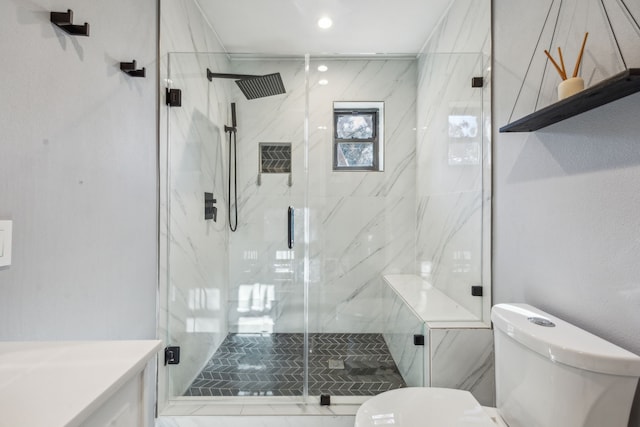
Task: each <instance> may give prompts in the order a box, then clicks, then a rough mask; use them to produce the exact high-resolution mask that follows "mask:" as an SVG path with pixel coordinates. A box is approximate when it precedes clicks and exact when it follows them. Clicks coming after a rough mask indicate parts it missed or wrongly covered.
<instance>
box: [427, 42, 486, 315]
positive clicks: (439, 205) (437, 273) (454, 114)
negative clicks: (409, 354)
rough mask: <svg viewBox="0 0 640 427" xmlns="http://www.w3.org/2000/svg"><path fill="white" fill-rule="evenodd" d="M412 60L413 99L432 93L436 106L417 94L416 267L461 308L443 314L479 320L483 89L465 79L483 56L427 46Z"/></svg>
mask: <svg viewBox="0 0 640 427" xmlns="http://www.w3.org/2000/svg"><path fill="white" fill-rule="evenodd" d="M418 64H419V65H418V66H419V73H420V77H419V80H418V81H419V83H418V88H417V90H418V97H419V99H420V100H432V99H437V100H438V108H435V107H434V106H433V105H432V104H430V103H429V102H420V101H419V102H418V109H417V117H418V126H417V129H418V145H417V147H416V178H417V179H416V182H417V188H416V191H417V195H418V200H417V201H418V206H419V208H418V210H417V214H418V219H417V224H416V226H417V230H418V233H417V242H416V243H417V247H416V254H417V258H416V263H417V265H418V268H419V272H418V274H419V275H420V276H421V277H422V278H423V279H424V280H425V282H426V283H428V284H429V285H431V286H433V287H434V288H435V289H436V290H437V291H439V292H441V293H443V294H444V295H445V298H447V300H448V301H451V302H452V305H453V304H455V305H457V306H459V307H460V308H461V310H460V312H459V314H458V316H457V317H458V318H457V319H456V318H454V319H449V320H453V321H456V320H458V321H463V320H474V321H483V307H484V298H483V297H477V296H473V295H472V294H471V286H472V285H476V284H482V283H483V276H482V272H483V259H484V257H483V244H482V243H483V236H482V233H483V216H484V212H483V188H484V186H483V173H484V164H483V153H484V149H483V144H484V143H486V141H487V139H488V132H489V129H490V127H489V126H485V122H486V120H487V117H486V115H485V114H484V110H485V106H484V99H483V94H484V92H485V91H487V90H489V88H488V87H487V88H474V87H472V85H471V80H472V78H473V77H479V76H483V75H484V66H485V64H484V57H483V55H482V54H480V53H464V54H457V53H455V54H454V53H451V54H450V53H432V54H424V55H421V56H420V57H419V58H418ZM451 64H455V67H452V66H451ZM485 81H489V79H485ZM461 82H465V84H462V83H461ZM485 292H487V293H488V292H490V290H489V289H485ZM485 295H487V294H485ZM485 298H486V297H485ZM451 314H452V313H451V311H449V312H441V313H439V314H438V315H437V317H439V318H440V319H439V318H433V319H430V320H434V321H435V320H441V319H443V318H444V317H447V318H449V317H450V315H451Z"/></svg>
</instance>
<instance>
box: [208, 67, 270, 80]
mask: <svg viewBox="0 0 640 427" xmlns="http://www.w3.org/2000/svg"><path fill="white" fill-rule="evenodd" d="M256 77H262V76H255V75H251V74H227V73H214V72H212V71H211V70H210V69H208V68H207V79H209V81H212V80H213V79H214V78H216V79H236V80H243V79H252V78H256Z"/></svg>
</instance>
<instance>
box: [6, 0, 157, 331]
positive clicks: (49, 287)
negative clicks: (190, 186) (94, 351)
mask: <svg viewBox="0 0 640 427" xmlns="http://www.w3.org/2000/svg"><path fill="white" fill-rule="evenodd" d="M2 4H3V10H2V13H1V14H0V53H1V54H2V58H3V61H4V65H3V71H2V79H0V93H1V94H2V102H1V103H0V129H2V136H1V137H0V218H1V219H12V220H13V221H14V234H13V265H12V266H11V267H9V268H5V269H1V270H0V340H54V339H55V340H58V339H69V340H72V339H73V340H76V339H140V338H153V337H155V335H156V321H155V319H156V314H155V308H156V283H157V279H156V276H157V256H156V252H157V243H156V242H157V237H156V234H157V224H156V222H157V221H156V216H157V213H156V212H157V207H156V205H157V200H156V194H157V190H156V181H157V180H156V140H157V138H156V128H157V126H156V102H157V101H156V93H157V91H156V88H157V79H156V71H155V70H156V60H157V54H156V50H157V43H156V33H157V30H156V28H157V26H156V20H157V5H156V1H155V0H139V1H135V2H131V1H126V0H114V1H109V2H88V3H87V2H84V1H80V0H68V1H65V2H61V1H57V0H56V1H53V0H32V1H22V0H10V1H5V2H3V3H2ZM68 8H70V9H72V10H73V11H74V21H75V22H76V23H80V24H82V23H84V22H85V21H86V22H89V24H90V37H88V38H87V37H72V36H69V35H67V34H66V33H63V32H61V31H60V30H58V29H57V28H55V27H54V26H53V25H52V24H51V23H50V22H49V12H50V11H66V10H67V9H68ZM132 59H136V60H137V61H138V65H139V66H141V67H146V69H147V70H146V71H147V77H146V78H144V79H141V78H137V79H132V78H130V77H128V76H127V75H125V74H124V73H122V72H121V71H120V70H119V62H120V61H131V60H132Z"/></svg>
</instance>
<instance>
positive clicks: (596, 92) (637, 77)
mask: <svg viewBox="0 0 640 427" xmlns="http://www.w3.org/2000/svg"><path fill="white" fill-rule="evenodd" d="M638 91H640V68H629V69H627V70H625V71H623V72H621V73H619V74H616V75H615V76H613V77H611V78H608V79H606V80H603V81H601V82H600V83H598V84H596V85H594V86H591V87H589V88H586V89H585V90H583V91H581V92H578V93H576V94H575V95H573V96H570V97H568V98H565V99H563V100H562V101H558V102H556V103H554V104H551V105H549V106H548V107H545V108H543V109H541V110H538V111H536V112H534V113H531V114H529V115H528V116H525V117H523V118H521V119H518V120H516V121H514V122H511V123H509V124H508V125H505V126H503V127H501V128H500V132H533V131H536V130H539V129H542V128H544V127H547V126H549V125H552V124H554V123H558V122H561V121H562V120H565V119H568V118H569V117H573V116H577V115H578V114H582V113H584V112H585V111H589V110H592V109H594V108H597V107H600V106H601V105H605V104H608V103H610V102H613V101H616V100H618V99H620V98H624V97H625V96H629V95H631V94H633V93H636V92H638Z"/></svg>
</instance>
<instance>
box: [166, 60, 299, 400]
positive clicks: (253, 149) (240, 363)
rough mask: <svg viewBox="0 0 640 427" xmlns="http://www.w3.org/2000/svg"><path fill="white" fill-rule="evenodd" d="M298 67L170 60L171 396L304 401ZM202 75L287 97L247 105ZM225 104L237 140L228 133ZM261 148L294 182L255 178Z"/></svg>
mask: <svg viewBox="0 0 640 427" xmlns="http://www.w3.org/2000/svg"><path fill="white" fill-rule="evenodd" d="M304 65H305V64H304V58H301V57H298V58H288V59H286V60H267V59H264V60H263V59H260V58H256V57H251V58H246V57H239V56H237V55H227V54H182V53H176V54H170V55H169V70H170V73H169V81H170V82H171V85H172V87H174V88H179V89H180V90H181V91H182V106H181V107H171V108H170V107H167V110H166V114H167V120H168V137H167V139H168V152H167V154H168V156H167V161H166V165H167V167H166V170H167V173H166V185H167V189H166V205H167V210H166V212H167V224H166V225H167V239H166V271H167V279H166V281H167V294H166V300H167V308H168V312H169V313H168V315H167V319H168V320H167V322H168V325H167V343H168V344H170V345H174V346H180V347H181V359H182V360H181V362H180V364H179V365H173V366H170V367H169V368H168V375H169V377H170V379H169V386H168V389H169V390H168V392H169V395H170V397H179V396H227V397H233V396H302V395H303V392H304V378H305V372H306V365H305V360H306V359H305V356H304V352H303V349H304V347H305V344H304V342H305V325H306V324H305V319H304V307H305V306H304V285H303V277H304V276H303V274H302V272H301V269H302V268H303V263H302V260H303V258H304V245H303V243H304V240H303V238H304V235H303V229H304V216H303V213H304V197H303V196H304V188H305V187H304V186H305V179H304V168H303V167H302V165H303V153H304V146H303V143H304V134H303V129H304V126H303V124H304V114H305V110H304V103H303V102H304V99H305V75H304ZM207 68H208V69H210V70H211V72H213V73H234V74H247V75H266V74H272V73H276V72H277V73H280V74H281V77H282V80H283V83H284V86H285V89H286V94H280V95H273V96H268V97H264V98H258V99H251V100H248V99H247V98H245V97H244V95H243V93H242V92H241V91H240V90H239V88H238V86H237V85H236V83H235V81H234V79H226V78H221V77H215V76H214V77H213V78H212V80H208V79H207ZM232 103H234V104H235V112H236V122H237V124H236V126H235V127H236V132H228V131H226V129H225V126H229V127H230V126H231V125H232V108H231V104H232ZM265 141H268V142H269V144H270V147H272V148H273V149H274V150H276V148H277V150H276V151H278V150H280V151H282V150H281V149H284V151H286V153H285V152H284V151H283V152H280V151H278V152H275V151H273V150H272V152H271V153H270V154H271V156H270V158H269V160H270V162H267V163H268V165H267V166H268V169H269V171H275V172H283V171H285V170H286V171H289V172H291V173H292V176H291V177H290V176H289V173H269V174H260V167H261V161H262V159H263V157H264V156H261V152H260V143H261V142H265ZM292 141H293V142H292ZM234 148H235V149H234ZM281 155H282V156H285V157H287V159H286V160H287V162H286V163H287V164H286V165H284V164H281V163H282V162H280V161H279V158H280V157H282V156H281ZM234 171H235V173H234ZM229 182H231V193H230V194H229V193H228V191H229V190H228V185H229ZM236 184H237V196H236V192H235V191H234V186H235V185H236ZM204 192H209V193H213V195H214V196H213V197H214V199H216V204H215V207H216V209H217V215H216V221H213V220H205V219H204V215H203V212H204V204H203V194H204ZM236 206H237V220H236V217H235V212H236V210H235V208H236ZM289 206H293V207H294V208H295V209H294V212H295V217H294V221H293V226H294V236H293V237H294V243H295V244H294V246H293V248H289V247H288V240H287V231H288V230H287V229H288V217H287V211H288V207H289ZM230 224H231V225H234V226H235V225H236V224H237V229H236V230H235V232H233V231H232V230H231V229H230V226H229V225H230ZM285 371H286V372H285ZM213 379H215V381H213Z"/></svg>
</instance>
